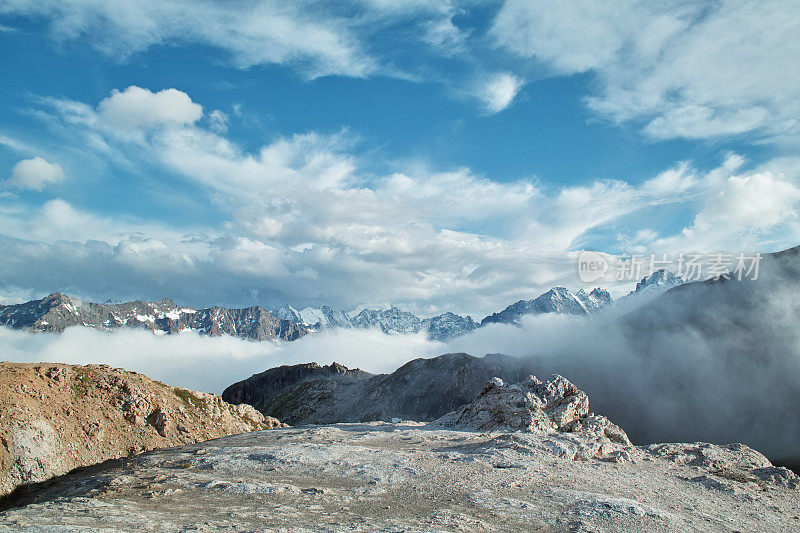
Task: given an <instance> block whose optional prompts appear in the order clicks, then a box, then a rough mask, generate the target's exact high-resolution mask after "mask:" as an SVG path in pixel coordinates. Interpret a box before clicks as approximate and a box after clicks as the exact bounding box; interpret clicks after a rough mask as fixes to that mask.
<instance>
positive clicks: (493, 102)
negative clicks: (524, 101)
mask: <svg viewBox="0 0 800 533" xmlns="http://www.w3.org/2000/svg"><path fill="white" fill-rule="evenodd" d="M523 83H524V81H523V80H522V79H520V78H518V77H517V76H515V75H513V74H511V73H510V72H499V73H496V74H492V75H491V76H489V78H488V79H487V80H485V81H484V82H483V83H481V85H480V86H479V87H478V89H477V92H476V95H477V97H478V99H479V100H480V101H481V102H482V103H483V105H484V106H485V108H486V111H487V112H488V113H490V114H495V113H499V112H500V111H502V110H504V109H506V108H507V107H508V106H510V105H511V103H512V102H513V101H514V98H516V96H517V93H518V92H519V90H520V89H521V88H522V85H523Z"/></svg>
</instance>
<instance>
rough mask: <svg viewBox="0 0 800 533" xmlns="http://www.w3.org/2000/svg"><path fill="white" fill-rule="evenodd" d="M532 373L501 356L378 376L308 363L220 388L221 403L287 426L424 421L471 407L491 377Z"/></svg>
mask: <svg viewBox="0 0 800 533" xmlns="http://www.w3.org/2000/svg"><path fill="white" fill-rule="evenodd" d="M530 370H531V368H530V367H529V366H528V365H526V364H525V363H524V362H523V361H521V360H520V359H517V358H514V357H509V356H504V355H499V354H490V355H487V356H485V357H473V356H471V355H468V354H464V353H457V354H445V355H441V356H439V357H434V358H431V359H415V360H413V361H410V362H408V363H406V364H405V365H403V366H401V367H400V368H398V369H397V370H395V371H394V372H392V373H391V374H378V375H372V374H368V373H366V372H363V371H361V370H347V369H346V368H345V367H343V366H341V365H331V366H328V367H320V366H319V365H316V364H314V363H311V364H306V365H295V366H284V367H278V368H273V369H270V370H268V371H267V372H263V373H261V374H256V375H254V376H252V377H250V378H248V379H246V380H243V381H240V382H239V383H235V384H233V385H231V386H230V387H228V388H227V389H225V391H224V392H223V393H222V398H223V399H224V400H225V401H228V402H230V403H237V402H247V403H249V404H251V405H253V406H254V407H255V408H256V409H258V410H259V411H261V412H262V413H264V414H269V415H270V416H276V414H277V413H279V414H280V415H281V416H280V417H279V418H280V419H281V420H284V421H286V422H287V423H291V424H332V423H338V422H363V421H372V420H387V421H388V420H391V419H392V418H402V419H405V420H418V421H427V420H433V419H435V418H438V417H440V416H442V415H444V414H445V413H447V412H449V411H452V410H453V409H455V408H457V407H460V406H461V405H464V404H465V403H467V402H469V401H470V400H472V399H473V398H474V397H475V395H477V394H478V393H479V392H480V391H481V389H482V387H483V386H484V384H485V383H486V381H487V380H489V379H491V378H493V377H499V378H501V379H504V380H508V381H513V382H517V381H521V380H523V379H524V378H525V377H527V376H528V375H529V374H530Z"/></svg>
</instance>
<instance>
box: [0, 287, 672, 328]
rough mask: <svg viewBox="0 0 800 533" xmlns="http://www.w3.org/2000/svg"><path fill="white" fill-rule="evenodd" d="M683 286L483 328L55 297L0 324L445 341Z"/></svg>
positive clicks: (20, 307)
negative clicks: (332, 332) (328, 332)
mask: <svg viewBox="0 0 800 533" xmlns="http://www.w3.org/2000/svg"><path fill="white" fill-rule="evenodd" d="M681 283H682V280H681V279H680V278H679V277H677V276H675V275H673V274H672V273H670V272H667V271H658V272H656V273H654V274H652V275H651V276H648V277H645V278H643V279H642V280H641V281H640V282H639V283H638V284H637V286H636V289H635V290H634V291H632V292H631V293H630V294H629V295H627V296H624V297H623V298H620V300H619V301H618V302H616V303H615V302H614V301H613V299H612V298H611V295H610V294H609V293H608V291H606V290H605V289H601V288H596V289H594V290H592V291H591V292H588V293H587V292H585V291H584V290H579V291H578V292H576V293H573V292H571V291H569V290H568V289H566V288H564V287H555V288H553V289H550V290H549V291H547V292H545V293H544V294H542V295H541V296H539V297H537V298H535V299H533V300H519V301H518V302H516V303H514V304H512V305H509V306H508V307H506V308H505V309H503V310H502V311H499V312H497V313H493V314H491V315H489V316H487V317H485V318H484V319H483V320H481V321H480V323H478V322H475V321H474V320H473V319H472V317H470V316H461V315H457V314H455V313H451V312H447V313H443V314H440V315H436V316H433V317H428V318H420V317H418V316H416V315H414V314H413V313H410V312H408V311H403V310H401V309H399V308H398V307H395V306H386V307H379V308H375V307H366V308H359V309H356V310H353V311H349V312H348V311H344V310H341V309H334V308H332V307H328V306H322V307H320V308H312V307H306V308H304V309H302V310H300V311H298V310H297V309H295V308H293V307H291V306H288V305H287V306H284V307H281V308H279V309H276V310H273V311H270V310H267V309H265V308H263V307H260V306H253V307H247V308H242V309H228V308H225V307H208V308H203V309H192V308H188V307H182V306H178V305H177V304H175V302H173V301H172V300H170V299H168V298H167V299H163V300H160V301H158V302H146V301H141V300H137V301H133V302H124V303H105V304H100V303H92V302H86V301H83V300H80V299H77V298H73V297H70V296H66V295H64V294H61V293H57V292H56V293H53V294H51V295H49V296H46V297H45V298H42V299H41V300H32V301H29V302H26V303H21V304H14V305H7V306H0V324H4V325H6V326H9V327H11V328H14V329H26V330H29V331H49V332H61V331H63V330H64V329H65V328H67V327H70V326H84V327H91V328H95V329H100V330H114V329H117V328H120V327H132V328H143V329H148V330H150V331H152V332H153V333H154V334H159V335H163V334H175V333H181V332H184V331H195V332H197V333H199V334H201V335H212V336H216V335H229V336H233V337H240V338H246V339H250V340H258V341H263V340H269V341H293V340H296V339H299V338H300V337H302V336H304V335H307V334H308V333H312V332H315V331H320V330H323V329H333V328H347V329H367V328H370V329H371V328H377V329H380V330H381V331H382V332H384V333H399V334H406V333H423V334H425V335H426V336H427V337H428V338H429V339H431V340H435V341H441V342H446V341H448V340H450V339H453V338H455V337H458V336H460V335H463V334H465V333H469V332H470V331H473V330H475V329H476V328H479V327H482V326H486V325H487V324H493V323H504V324H514V325H519V324H520V321H521V319H522V317H523V316H525V315H532V314H534V315H535V314H543V313H557V314H570V315H590V314H593V313H596V312H598V311H601V310H604V309H608V308H611V307H612V306H613V305H620V306H629V307H632V304H633V302H634V300H635V301H637V302H639V300H640V299H641V300H642V301H644V300H645V299H647V298H650V297H652V296H654V295H657V294H660V293H661V292H664V291H665V290H667V289H669V288H671V287H674V286H676V285H679V284H681Z"/></svg>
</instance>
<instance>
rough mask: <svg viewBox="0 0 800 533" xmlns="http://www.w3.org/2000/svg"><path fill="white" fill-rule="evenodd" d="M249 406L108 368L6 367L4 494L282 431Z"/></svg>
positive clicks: (0, 432) (0, 395) (1, 368)
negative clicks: (90, 468)
mask: <svg viewBox="0 0 800 533" xmlns="http://www.w3.org/2000/svg"><path fill="white" fill-rule="evenodd" d="M280 426H281V424H280V422H278V421H277V420H276V419H274V418H271V417H265V416H263V415H262V414H261V413H259V412H258V411H256V410H255V409H253V408H252V407H250V406H249V405H245V404H241V405H231V404H228V403H227V402H225V401H223V400H222V399H221V398H220V397H218V396H215V395H213V394H206V393H203V392H196V391H190V390H187V389H183V388H173V387H170V386H168V385H165V384H163V383H160V382H158V381H154V380H151V379H150V378H148V377H146V376H143V375H142V374H138V373H136V372H128V371H125V370H121V369H117V368H110V367H108V366H106V365H88V366H74V365H65V364H52V363H41V364H23V363H7V362H4V363H0V444H1V445H0V494H4V493H8V492H10V491H11V490H13V489H14V488H15V487H17V486H19V485H21V484H25V483H31V482H37V481H43V480H45V479H47V478H49V477H52V476H54V475H59V474H63V473H65V472H67V471H69V470H72V469H73V468H76V467H79V466H85V465H91V464H95V463H99V462H101V461H105V460H107V459H112V458H117V457H125V456H129V455H133V454H137V453H140V452H144V451H148V450H153V449H156V448H164V447H168V446H177V445H181V444H190V443H194V442H198V441H202V440H207V439H212V438H216V437H222V436H224V435H230V434H233V433H242V432H246V431H255V430H261V429H270V428H275V427H280Z"/></svg>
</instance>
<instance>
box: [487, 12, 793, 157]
mask: <svg viewBox="0 0 800 533" xmlns="http://www.w3.org/2000/svg"><path fill="white" fill-rule="evenodd" d="M793 10H794V7H793V6H792V5H791V3H790V2H786V1H783V0H772V1H766V2H758V3H737V2H733V3H730V2H722V3H714V2H695V3H687V2H682V1H679V0H676V1H674V2H666V3H664V2H660V3H652V2H649V3H648V2H633V1H625V2H615V3H613V4H612V3H597V2H591V1H581V2H559V3H551V2H545V1H543V0H542V1H539V0H535V1H528V0H507V1H506V2H505V3H504V4H503V7H502V8H501V9H500V11H499V13H498V14H497V16H496V18H495V20H494V22H493V26H492V28H491V29H490V32H489V33H490V36H491V37H492V38H493V39H494V41H495V43H496V45H497V46H498V47H499V48H500V49H502V50H506V51H508V52H510V53H512V54H513V55H515V56H517V57H520V58H526V59H535V60H537V61H540V62H543V63H544V64H545V65H547V66H548V67H549V68H550V70H551V71H552V73H553V74H555V75H570V74H575V73H584V72H590V73H593V74H594V75H595V76H596V80H597V87H598V90H597V92H596V94H594V95H592V96H591V97H589V98H588V99H587V103H588V105H589V107H590V108H591V109H592V110H594V111H595V112H597V113H599V114H600V115H602V116H605V117H607V118H609V119H611V120H612V121H615V122H628V121H630V122H632V123H634V124H644V128H643V131H644V133H645V134H647V135H649V136H650V137H652V138H654V139H669V138H675V137H683V138H715V137H721V136H730V135H740V134H745V133H749V134H751V135H755V136H760V137H766V138H768V139H770V140H772V141H775V142H783V141H785V140H786V139H787V138H791V139H793V142H794V144H795V145H796V142H797V137H798V134H800V123H799V122H798V121H797V119H796V117H797V115H798V112H799V111H800V107H798V106H800V104H798V101H800V99H799V98H798V95H800V75H798V74H797V69H795V68H793V65H794V63H795V62H796V57H797V55H798V54H799V53H800V22H798V18H797V17H796V16H791V15H790V14H789V13H791V12H792V11H793Z"/></svg>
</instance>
